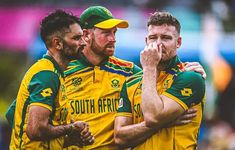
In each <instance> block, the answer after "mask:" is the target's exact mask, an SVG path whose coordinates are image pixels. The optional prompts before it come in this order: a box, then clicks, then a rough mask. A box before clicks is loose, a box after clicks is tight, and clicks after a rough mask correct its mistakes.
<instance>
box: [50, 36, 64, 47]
mask: <svg viewBox="0 0 235 150" xmlns="http://www.w3.org/2000/svg"><path fill="white" fill-rule="evenodd" d="M51 42H52V47H54V48H55V49H57V50H61V49H62V48H63V42H62V40H61V39H60V38H59V37H57V36H54V37H52V41H51Z"/></svg>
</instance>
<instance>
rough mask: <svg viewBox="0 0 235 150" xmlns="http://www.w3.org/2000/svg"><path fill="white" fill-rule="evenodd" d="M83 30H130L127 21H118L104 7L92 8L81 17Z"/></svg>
mask: <svg viewBox="0 0 235 150" xmlns="http://www.w3.org/2000/svg"><path fill="white" fill-rule="evenodd" d="M80 21H81V24H82V28H85V29H89V28H92V27H97V28H101V29H111V28H113V27H118V28H128V26H129V24H128V22H127V21H126V20H121V19H116V18H114V17H113V15H112V13H111V12H110V11H109V10H108V9H107V8H105V7H102V6H91V7H88V8H87V9H86V10H84V11H83V12H82V14H81V15H80Z"/></svg>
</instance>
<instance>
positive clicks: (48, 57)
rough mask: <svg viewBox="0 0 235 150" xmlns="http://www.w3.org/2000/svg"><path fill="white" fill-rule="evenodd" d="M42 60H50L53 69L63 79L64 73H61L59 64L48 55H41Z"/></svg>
mask: <svg viewBox="0 0 235 150" xmlns="http://www.w3.org/2000/svg"><path fill="white" fill-rule="evenodd" d="M43 58H45V59H48V60H50V61H51V62H52V63H53V65H54V67H55V69H56V70H57V71H58V73H59V74H60V75H61V76H62V77H64V73H63V71H62V69H61V68H60V66H59V64H58V63H57V62H56V61H55V60H54V59H53V58H52V57H51V56H50V55H47V54H45V55H43Z"/></svg>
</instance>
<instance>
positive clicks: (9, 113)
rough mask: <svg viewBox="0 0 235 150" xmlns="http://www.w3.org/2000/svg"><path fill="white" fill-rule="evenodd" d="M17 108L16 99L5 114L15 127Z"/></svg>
mask: <svg viewBox="0 0 235 150" xmlns="http://www.w3.org/2000/svg"><path fill="white" fill-rule="evenodd" d="M15 108H16V100H14V101H13V102H12V104H11V105H10V107H9V108H8V110H7V112H6V114H5V117H6V119H7V121H8V123H9V124H10V126H11V127H13V124H14V116H15Z"/></svg>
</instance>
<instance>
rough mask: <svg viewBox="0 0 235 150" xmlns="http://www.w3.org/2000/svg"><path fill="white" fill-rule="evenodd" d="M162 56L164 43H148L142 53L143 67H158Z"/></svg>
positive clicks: (141, 61)
mask: <svg viewBox="0 0 235 150" xmlns="http://www.w3.org/2000/svg"><path fill="white" fill-rule="evenodd" d="M161 58H162V44H159V45H158V44H157V42H153V43H150V44H149V45H146V46H145V48H144V50H143V51H141V53H140V63H141V65H142V67H143V68H144V67H155V68H156V67H157V65H158V63H159V62H160V60H161Z"/></svg>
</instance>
